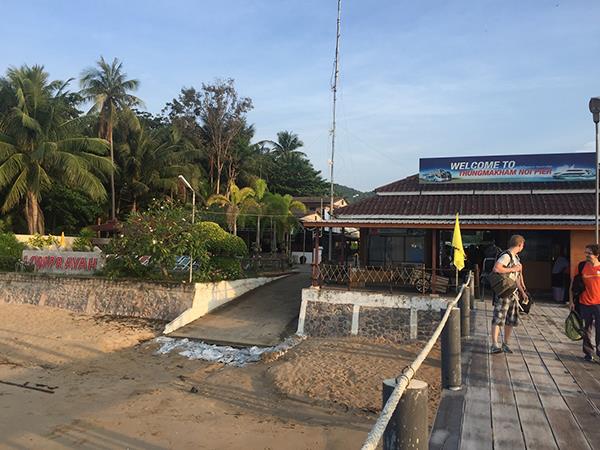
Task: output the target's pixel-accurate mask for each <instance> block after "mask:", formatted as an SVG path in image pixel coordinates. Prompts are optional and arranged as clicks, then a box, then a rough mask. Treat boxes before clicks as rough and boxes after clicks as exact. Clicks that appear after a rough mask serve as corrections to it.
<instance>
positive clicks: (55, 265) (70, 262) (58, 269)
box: [22, 250, 104, 274]
mask: <svg viewBox="0 0 600 450" xmlns="http://www.w3.org/2000/svg"><path fill="white" fill-rule="evenodd" d="M22 259H23V261H24V262H26V263H29V264H32V265H33V266H34V268H35V271H36V272H47V273H70V274H91V273H94V272H96V271H97V270H100V269H101V268H102V267H104V254H102V253H99V252H59V251H53V250H23V257H22Z"/></svg>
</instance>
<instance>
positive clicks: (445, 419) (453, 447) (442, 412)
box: [429, 389, 465, 450]
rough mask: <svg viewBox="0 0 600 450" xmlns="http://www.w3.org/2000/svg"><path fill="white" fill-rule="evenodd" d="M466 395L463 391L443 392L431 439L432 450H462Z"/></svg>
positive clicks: (430, 446)
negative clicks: (461, 431) (461, 439)
mask: <svg viewBox="0 0 600 450" xmlns="http://www.w3.org/2000/svg"><path fill="white" fill-rule="evenodd" d="M464 403H465V394H464V392H463V391H449V390H447V389H446V390H444V391H443V392H442V399H441V401H440V406H439V407H438V411H437V414H436V416H435V422H434V425H433V428H432V430H431V436H430V437H429V449H430V450H458V449H460V429H461V427H462V418H463V414H462V411H463V410H464Z"/></svg>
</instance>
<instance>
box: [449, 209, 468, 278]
mask: <svg viewBox="0 0 600 450" xmlns="http://www.w3.org/2000/svg"><path fill="white" fill-rule="evenodd" d="M452 248H453V249H454V258H453V260H452V263H453V264H454V267H456V268H457V269H458V270H463V269H464V267H465V259H466V255H465V250H464V249H463V244H462V236H461V235H460V225H459V224H458V213H456V222H455V223H454V233H453V234H452Z"/></svg>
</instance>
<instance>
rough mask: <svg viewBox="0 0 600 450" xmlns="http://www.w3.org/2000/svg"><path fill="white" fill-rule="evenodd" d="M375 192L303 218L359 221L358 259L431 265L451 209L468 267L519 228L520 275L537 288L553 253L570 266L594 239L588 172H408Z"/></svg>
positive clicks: (343, 223)
mask: <svg viewBox="0 0 600 450" xmlns="http://www.w3.org/2000/svg"><path fill="white" fill-rule="evenodd" d="M375 192H376V195H375V196H373V197H369V198H366V199H364V200H361V201H358V202H356V203H354V204H351V205H349V206H347V207H345V208H342V209H338V210H337V211H336V213H335V217H334V219H333V220H328V221H324V222H320V223H305V226H308V227H311V226H315V227H329V226H334V227H353V228H359V229H360V250H359V256H360V263H361V264H362V265H363V266H388V265H393V264H398V263H409V262H411V263H412V262H417V263H423V264H425V265H426V266H427V267H431V268H434V269H436V268H444V267H448V266H449V262H450V254H451V249H450V243H451V240H452V229H453V226H454V220H455V216H456V214H457V213H459V215H460V224H461V229H462V235H463V243H464V247H465V249H466V252H467V256H468V258H469V260H470V264H471V267H474V265H476V264H477V265H478V266H479V269H482V265H483V260H484V256H485V252H486V251H491V250H490V249H491V248H493V246H497V247H500V248H506V246H507V243H508V239H509V237H510V236H511V235H512V234H516V233H518V234H522V235H523V236H525V238H526V244H525V251H524V252H523V261H524V264H525V265H524V267H525V272H524V273H525V279H526V281H527V285H528V287H529V288H531V289H540V290H549V288H550V286H551V274H552V266H553V261H554V260H555V259H556V258H557V257H558V256H559V255H562V256H566V257H568V258H569V259H570V261H571V262H572V264H571V274H573V273H574V271H576V268H577V264H576V262H577V261H580V260H583V248H584V246H585V244H587V243H590V242H594V240H595V236H594V229H595V207H594V201H595V182H594V181H593V180H584V181H545V182H490V183H464V184H461V183H456V184H454V183H437V184H426V183H420V181H419V176H418V175H413V176H409V177H407V178H404V179H402V180H398V181H395V182H393V183H390V184H387V185H385V186H381V187H379V188H377V189H376V190H375Z"/></svg>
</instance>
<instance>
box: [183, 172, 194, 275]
mask: <svg viewBox="0 0 600 450" xmlns="http://www.w3.org/2000/svg"><path fill="white" fill-rule="evenodd" d="M179 179H180V180H181V182H182V183H183V184H184V185H185V186H186V187H187V188H188V189H189V190H190V191H192V225H194V219H195V218H196V191H195V190H194V188H193V187H192V185H191V184H190V183H188V180H186V179H185V177H184V176H183V175H179ZM193 268H194V255H193V254H192V246H191V245H190V283H191V282H192V270H193Z"/></svg>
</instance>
